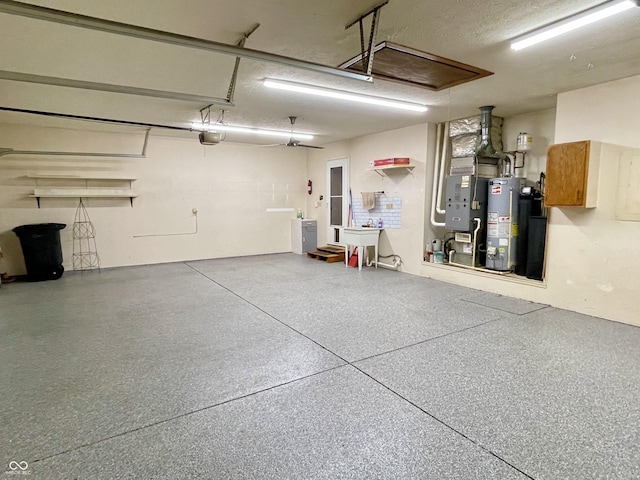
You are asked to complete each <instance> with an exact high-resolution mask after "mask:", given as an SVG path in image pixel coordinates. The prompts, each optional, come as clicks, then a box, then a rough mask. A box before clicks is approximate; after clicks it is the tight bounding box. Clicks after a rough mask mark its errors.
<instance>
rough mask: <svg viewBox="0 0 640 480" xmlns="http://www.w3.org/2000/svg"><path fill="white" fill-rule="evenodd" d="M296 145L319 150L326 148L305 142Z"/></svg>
mask: <svg viewBox="0 0 640 480" xmlns="http://www.w3.org/2000/svg"><path fill="white" fill-rule="evenodd" d="M296 147H304V148H317V149H319V150H322V149H323V148H324V147H316V146H315V145H305V144H304V143H299V144H297V145H296Z"/></svg>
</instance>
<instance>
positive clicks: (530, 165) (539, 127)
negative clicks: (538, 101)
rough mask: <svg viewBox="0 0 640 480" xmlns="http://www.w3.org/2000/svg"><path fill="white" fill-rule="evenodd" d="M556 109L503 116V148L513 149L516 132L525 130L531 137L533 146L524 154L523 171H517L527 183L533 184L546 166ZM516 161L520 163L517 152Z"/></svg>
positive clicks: (519, 156) (520, 159)
mask: <svg viewBox="0 0 640 480" xmlns="http://www.w3.org/2000/svg"><path fill="white" fill-rule="evenodd" d="M555 124H556V110H555V109H550V110H543V111H540V112H532V113H527V114H525V115H518V116H515V117H509V118H505V119H504V122H503V125H502V142H503V148H504V150H505V151H507V152H511V151H514V150H515V149H516V146H517V139H518V134H520V133H521V132H526V133H528V134H529V135H531V136H532V137H533V148H532V150H531V151H530V152H527V153H526V155H525V161H524V169H523V170H524V173H523V172H521V171H520V170H518V171H517V175H518V176H519V177H525V178H526V179H527V183H528V184H530V185H535V182H537V181H538V180H539V179H540V172H544V171H545V169H546V166H547V147H548V146H549V145H552V144H553V143H554V141H553V139H554V137H555ZM517 157H518V158H517V162H518V164H521V162H522V154H517Z"/></svg>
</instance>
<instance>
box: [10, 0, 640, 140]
mask: <svg viewBox="0 0 640 480" xmlns="http://www.w3.org/2000/svg"><path fill="white" fill-rule="evenodd" d="M25 3H26V2H25ZM29 3H32V4H36V5H41V6H46V7H49V8H55V9H59V10H65V11H70V12H75V13H80V14H84V15H90V16H94V17H99V18H104V19H108V20H114V21H118V22H123V23H128V24H133V25H139V26H144V27H150V28H154V29H158V30H164V31H168V32H173V33H179V34H183V35H189V36H192V37H198V38H203V39H208V40H213V41H216V42H223V43H229V44H235V43H237V42H238V41H239V40H240V39H241V38H242V35H243V32H246V31H248V30H249V29H250V28H251V27H252V26H253V25H254V24H256V23H259V24H260V27H259V28H258V29H257V30H256V31H255V33H253V34H252V35H251V36H250V38H249V39H248V40H247V42H246V47H247V48H251V49H256V50H262V51H265V52H270V53H276V54H280V55H286V56H289V57H294V58H299V59H303V60H307V61H312V62H315V63H321V64H326V65H329V66H337V65H339V64H341V63H342V62H343V61H344V60H346V59H348V58H351V57H353V56H355V55H357V54H358V53H359V52H360V32H359V30H358V26H357V25H355V26H353V27H351V28H350V29H348V30H345V28H344V27H345V25H346V24H348V23H350V22H351V21H353V20H354V19H356V18H357V17H358V16H359V15H361V14H362V13H365V12H367V11H368V10H369V9H371V8H372V7H374V6H376V5H378V4H379V3H380V2H379V1H378V0H349V1H344V0H322V1H317V0H269V2H265V1H264V0H110V1H108V2H104V1H99V0H48V1H44V0H40V1H34V0H32V1H31V2H29ZM598 3H601V2H599V1H584V0H563V1H562V2H558V1H556V0H540V1H530V0H527V1H525V0H497V1H496V0H493V1H484V2H478V1H467V0H456V1H454V0H451V1H448V2H442V1H436V0H390V1H389V3H388V4H387V5H386V6H384V7H382V9H381V10H380V18H379V29H378V34H377V37H376V43H378V42H380V41H384V40H388V41H391V42H395V43H399V44H402V45H406V46H408V47H411V48H415V49H418V50H423V51H425V52H429V53H433V54H436V55H440V56H443V57H447V58H450V59H453V60H456V61H459V62H463V63H467V64H470V65H474V66H477V67H479V68H482V69H485V70H489V71H492V72H495V74H494V75H492V76H490V77H486V78H483V79H480V80H477V81H474V82H471V83H468V84H463V85H459V86H456V87H452V88H451V89H448V90H443V91H440V92H433V91H429V90H425V89H421V88H418V87H412V86H409V85H402V84H398V83H393V82H388V81H383V80H378V81H375V82H374V83H373V84H367V83H364V82H361V81H358V80H352V79H345V78H340V77H336V76H333V75H328V74H323V73H315V72H309V71H306V70H300V69H296V68H292V67H283V66H281V65H278V64H273V63H265V62H260V61H254V60H247V59H243V60H242V61H241V64H240V70H239V76H238V83H237V87H236V94H235V106H233V107H231V108H229V111H228V113H227V114H226V116H225V120H226V121H227V122H229V123H232V124H237V125H248V126H256V127H265V128H276V129H288V127H289V120H288V118H287V117H288V116H289V115H297V116H298V117H299V120H298V123H297V125H296V128H297V130H299V131H304V132H311V133H314V134H316V135H317V136H316V139H315V140H314V141H313V142H310V143H314V144H317V145H321V144H325V143H329V142H332V141H336V140H340V139H345V138H351V137H355V136H360V135H365V134H369V133H374V132H379V131H383V130H389V129H393V128H399V127H403V126H408V125H412V124H417V123H423V122H427V121H429V122H436V121H443V120H446V119H451V118H458V117H460V116H464V115H468V114H473V113H475V112H477V107H479V106H481V105H487V104H491V105H495V106H496V109H495V114H496V115H501V116H510V115H514V114H518V113H525V112H531V111H537V110H543V109H547V108H552V107H554V106H555V100H556V95H557V94H558V93H560V92H564V91H568V90H573V89H576V88H580V87H584V86H589V85H593V84H597V83H602V82H605V81H609V80H614V79H618V78H623V77H628V76H631V75H637V74H640V36H639V35H637V25H638V20H639V19H640V8H638V9H635V10H633V11H631V12H630V13H628V14H623V15H621V16H620V17H619V18H613V19H609V20H608V21H604V22H602V23H601V24H599V25H597V26H595V25H594V26H590V27H587V28H586V29H584V30H583V31H580V32H574V33H572V34H570V35H567V36H566V37H565V38H562V39H557V40H556V41H551V42H549V43H548V44H545V45H540V46H536V47H532V48H530V49H526V50H523V51H520V52H513V51H511V50H510V48H509V41H510V40H511V39H512V38H514V37H517V36H519V35H522V34H524V33H526V32H528V31H530V30H532V29H534V28H537V27H539V26H542V25H545V24H547V23H550V22H552V21H554V20H557V19H559V18H562V17H564V16H567V15H569V14H571V13H574V12H578V11H581V10H584V9H586V8H589V7H591V6H594V5H596V4H598ZM368 20H369V19H367V21H365V27H366V28H365V30H366V32H367V34H368V31H369V28H368ZM0 29H1V31H2V32H3V41H2V43H1V45H0V70H3V71H9V72H18V73H27V74H36V75H46V76H52V77H62V78H71V79H74V80H84V81H92V82H101V83H110V84H118V85H126V86H135V87H140V88H148V89H160V90H169V91H175V92H182V93H190V94H198V95H206V96H212V97H226V95H227V89H228V86H229V80H230V78H231V73H232V71H233V63H234V58H233V57H230V56H226V55H221V54H216V53H211V52H206V51H201V50H193V49H188V48H185V47H178V46H172V45H165V44H160V43H155V42H150V41H147V40H140V39H134V38H129V37H121V36H117V35H113V34H110V33H102V32H96V31H91V30H86V29H82V28H78V27H74V26H68V25H59V24H54V23H50V22H46V21H42V20H35V19H29V18H23V17H18V16H13V15H8V14H0ZM572 56H573V57H574V58H575V59H574V60H570V58H572ZM265 77H272V78H279V79H288V80H294V81H298V82H306V83H313V84H318V85H326V86H329V87H333V88H341V89H345V90H350V91H356V92H361V93H371V94H374V95H380V96H389V97H392V98H396V99H400V100H408V101H416V102H420V103H425V104H428V105H429V106H430V109H429V111H428V112H426V113H411V112H391V111H388V110H381V109H380V108H379V107H368V106H352V105H343V104H341V103H339V102H337V101H333V100H328V99H317V98H306V97H303V96H301V95H299V94H286V93H283V92H277V91H271V90H267V89H265V88H264V87H263V86H262V84H261V83H260V82H261V80H262V79H263V78H265ZM0 106H2V107H10V108H20V109H31V110H44V111H52V112H60V113H66V114H73V115H83V116H91V117H103V118H113V119H121V120H127V121H135V122H144V123H154V124H166V125H174V126H179V127H189V126H190V124H191V122H192V121H198V120H199V119H200V113H199V110H200V109H201V108H202V107H204V106H205V105H203V104H201V103H197V102H187V101H178V100H166V99H154V98H148V97H141V96H133V95H125V94H118V93H107V92H97V91H89V90H81V89H74V88H68V87H58V86H48V85H39V84H32V83H24V82H17V81H10V80H0ZM214 115H216V113H214ZM0 121H4V122H12V123H15V122H18V123H33V124H36V123H37V124H42V123H44V124H52V123H53V122H51V121H48V120H46V119H43V118H42V117H35V116H31V115H25V114H15V113H6V112H4V113H3V112H0ZM65 122H66V123H65ZM65 122H55V123H56V124H58V125H63V126H69V127H73V128H89V129H94V128H98V127H97V126H96V124H93V123H87V122H71V121H65ZM228 138H229V140H237V141H244V140H247V139H246V138H242V137H241V136H235V137H234V136H233V135H230V136H229V137H228Z"/></svg>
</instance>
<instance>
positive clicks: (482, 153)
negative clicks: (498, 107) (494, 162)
mask: <svg viewBox="0 0 640 480" xmlns="http://www.w3.org/2000/svg"><path fill="white" fill-rule="evenodd" d="M494 108H495V107H494V106H485V107H480V125H481V139H480V146H479V147H478V150H477V151H476V157H479V158H502V157H501V156H500V155H499V154H498V152H497V151H496V149H495V148H494V146H493V144H492V143H491V123H492V119H491V111H492V110H493V109H494Z"/></svg>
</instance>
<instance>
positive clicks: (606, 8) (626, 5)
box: [511, 0, 638, 50]
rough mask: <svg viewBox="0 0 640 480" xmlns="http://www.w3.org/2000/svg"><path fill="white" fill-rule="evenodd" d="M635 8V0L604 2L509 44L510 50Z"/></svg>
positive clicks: (542, 40) (528, 45) (520, 48)
mask: <svg viewBox="0 0 640 480" xmlns="http://www.w3.org/2000/svg"><path fill="white" fill-rule="evenodd" d="M637 6H638V2H637V0H614V1H611V2H606V3H603V4H602V5H598V6H597V7H593V8H589V9H588V10H584V11H583V12H580V13H577V14H575V15H572V16H570V17H567V18H565V19H563V20H560V21H559V22H555V23H552V24H551V25H549V26H547V27H543V28H541V29H538V30H535V31H533V32H531V33H529V34H527V35H524V36H522V37H520V38H518V39H516V40H514V41H513V42H511V48H512V49H513V50H522V49H523V48H526V47H530V46H531V45H535V44H536V43H540V42H544V41H545V40H548V39H550V38H554V37H557V36H559V35H562V34H563V33H567V32H570V31H572V30H576V29H577V28H580V27H584V26H585V25H589V24H591V23H594V22H597V21H598V20H602V19H603V18H607V17H610V16H612V15H615V14H617V13H621V12H624V11H626V10H629V9H631V8H633V7H637Z"/></svg>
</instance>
